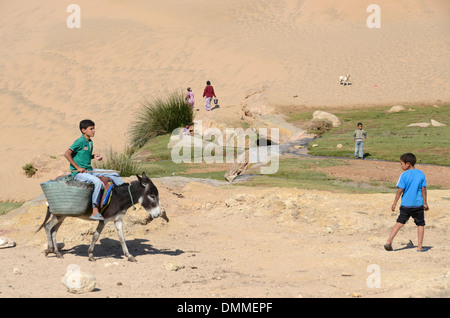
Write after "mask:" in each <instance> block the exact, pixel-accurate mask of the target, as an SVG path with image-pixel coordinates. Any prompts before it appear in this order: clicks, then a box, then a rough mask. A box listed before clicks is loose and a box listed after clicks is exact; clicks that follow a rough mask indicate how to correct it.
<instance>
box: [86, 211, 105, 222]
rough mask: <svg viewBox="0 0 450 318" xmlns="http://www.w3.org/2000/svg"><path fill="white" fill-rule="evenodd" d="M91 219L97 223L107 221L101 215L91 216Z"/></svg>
mask: <svg viewBox="0 0 450 318" xmlns="http://www.w3.org/2000/svg"><path fill="white" fill-rule="evenodd" d="M89 218H90V219H91V220H96V221H104V220H105V218H104V217H103V216H102V215H101V214H100V213H97V214H96V215H91V216H90V217H89Z"/></svg>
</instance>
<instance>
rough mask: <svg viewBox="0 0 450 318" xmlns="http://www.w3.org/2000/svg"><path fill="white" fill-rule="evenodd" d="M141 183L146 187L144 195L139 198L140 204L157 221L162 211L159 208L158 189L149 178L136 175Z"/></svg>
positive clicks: (143, 174) (143, 175)
mask: <svg viewBox="0 0 450 318" xmlns="http://www.w3.org/2000/svg"><path fill="white" fill-rule="evenodd" d="M136 177H137V178H138V180H139V183H140V184H141V185H142V186H143V187H144V191H143V192H142V195H141V196H140V197H139V204H140V205H141V206H142V207H143V208H144V209H145V211H147V213H148V214H150V215H151V216H152V218H154V219H156V218H157V217H158V216H160V215H161V209H160V207H159V195H158V189H157V188H156V187H155V185H154V184H153V182H152V181H151V180H150V178H149V177H147V175H146V174H145V172H143V173H142V177H140V176H138V175H136Z"/></svg>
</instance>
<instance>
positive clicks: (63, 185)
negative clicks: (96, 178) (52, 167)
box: [41, 175, 94, 216]
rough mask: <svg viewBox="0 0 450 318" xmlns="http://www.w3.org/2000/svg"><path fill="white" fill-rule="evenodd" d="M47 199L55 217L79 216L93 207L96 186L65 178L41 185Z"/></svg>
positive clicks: (69, 177) (68, 177)
mask: <svg viewBox="0 0 450 318" xmlns="http://www.w3.org/2000/svg"><path fill="white" fill-rule="evenodd" d="M41 188H42V190H43V191H44V195H45V198H46V199H47V203H48V206H49V209H50V212H51V213H52V214H54V215H66V216H78V215H82V214H84V213H85V212H86V210H87V209H88V208H90V207H91V200H92V192H93V191H94V186H93V184H91V183H87V182H80V181H76V180H73V179H72V177H71V176H70V175H69V176H64V177H61V178H58V179H56V180H50V181H47V182H43V183H41Z"/></svg>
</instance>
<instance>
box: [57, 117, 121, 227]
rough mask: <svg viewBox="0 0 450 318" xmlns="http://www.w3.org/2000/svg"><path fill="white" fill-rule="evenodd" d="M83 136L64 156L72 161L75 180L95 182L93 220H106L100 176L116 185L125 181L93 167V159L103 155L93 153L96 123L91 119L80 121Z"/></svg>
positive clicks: (113, 174) (71, 165) (71, 169)
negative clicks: (102, 211) (101, 201)
mask: <svg viewBox="0 0 450 318" xmlns="http://www.w3.org/2000/svg"><path fill="white" fill-rule="evenodd" d="M80 131H81V133H82V135H81V137H80V138H78V139H77V140H75V142H74V143H73V145H72V146H70V148H69V149H67V151H66V153H65V154H64V156H65V157H66V158H67V160H68V161H69V162H70V171H71V174H72V177H73V179H74V180H78V181H82V182H88V183H93V184H94V192H93V193H92V215H91V216H90V218H91V219H93V220H98V221H104V220H105V219H104V218H103V216H102V215H101V214H100V212H99V205H100V200H101V190H102V189H103V182H102V181H101V180H100V179H99V177H100V176H102V177H106V178H110V179H111V180H112V182H114V184H115V185H116V186H119V185H121V184H123V183H124V181H123V180H122V179H121V178H120V176H119V175H118V174H117V173H115V172H113V173H111V172H105V170H102V169H92V166H91V160H92V159H96V160H98V161H100V160H102V159H103V158H102V156H100V155H98V154H93V152H92V150H93V142H92V138H93V137H94V136H95V123H94V122H93V121H92V120H90V119H85V120H82V121H81V122H80Z"/></svg>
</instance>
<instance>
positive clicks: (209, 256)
mask: <svg viewBox="0 0 450 318" xmlns="http://www.w3.org/2000/svg"><path fill="white" fill-rule="evenodd" d="M379 164H380V163H379V162H373V161H372V162H371V161H364V162H363V161H358V162H357V161H352V162H351V164H349V165H348V166H342V167H339V169H340V170H333V173H335V174H339V175H345V176H351V175H352V173H351V171H353V170H354V169H355V166H354V165H357V166H358V169H361V168H365V169H367V170H370V171H379V170H383V169H375V168H374V166H375V165H379ZM346 167H347V169H348V170H345V169H346ZM427 169H429V170H428V171H427V176H428V177H429V180H432V178H433V177H432V175H433V172H435V173H436V175H437V176H439V174H440V175H441V177H442V176H443V175H444V174H445V175H447V176H448V169H449V168H448V167H444V168H442V167H434V166H427ZM440 169H441V170H440ZM383 173H384V172H382V173H381V172H380V174H378V175H377V176H371V178H381V177H383V176H384V174H383ZM353 177H354V178H355V180H357V179H358V177H356V176H353ZM439 179H441V180H443V179H445V178H437V180H439ZM447 179H448V178H447ZM154 182H155V184H156V185H157V186H158V189H159V191H160V201H161V204H162V205H163V206H164V208H165V210H166V211H167V214H168V216H169V218H170V222H168V223H167V222H166V221H164V220H163V219H161V218H159V219H156V220H153V221H152V222H150V223H148V224H143V223H145V222H143V220H144V219H145V218H146V216H145V212H144V211H142V210H141V209H140V208H138V210H136V211H133V210H132V209H130V210H129V211H128V214H127V216H126V218H125V221H126V222H125V225H124V227H125V236H126V239H127V244H128V248H129V250H130V252H131V253H132V254H134V256H135V257H136V259H137V263H130V262H128V261H127V260H126V258H125V257H123V253H122V250H121V247H120V244H119V242H118V240H117V234H116V232H115V228H114V226H113V225H112V224H108V225H107V226H106V228H105V230H104V231H103V233H102V236H101V237H100V240H99V242H98V243H97V245H96V248H95V251H94V253H95V256H96V257H97V261H96V262H89V261H88V258H87V249H88V247H89V244H90V241H91V238H92V233H93V230H94V229H95V227H96V224H95V222H86V221H82V220H78V219H73V218H69V219H67V220H66V221H65V223H64V224H63V225H62V227H61V229H60V231H59V233H58V242H64V244H65V247H64V249H63V253H64V258H63V259H58V258H56V257H54V256H53V255H50V256H49V257H47V258H46V257H45V256H44V254H43V250H44V249H45V247H46V238H45V234H44V232H43V231H41V232H38V233H34V231H35V230H36V228H37V227H38V226H39V225H40V224H41V223H42V221H43V219H44V215H45V210H46V207H45V202H44V198H43V197H42V196H41V197H38V198H36V199H35V200H33V201H30V202H28V203H26V204H25V205H24V206H23V207H22V208H20V209H17V210H15V211H12V212H10V213H9V214H7V215H4V216H1V217H0V236H7V237H10V238H12V239H14V240H15V241H16V243H17V246H16V247H14V248H6V249H0V255H1V258H2V260H7V261H2V262H0V272H1V273H2V274H1V275H2V279H1V284H2V286H1V288H0V297H2V298H8V297H44V298H46V297H69V298H70V297H75V298H92V297H99V298H104V297H120V298H124V297H125V298H127V297H165V298H179V297H182V298H191V297H207V298H217V297H261V298H264V297H275V298H277V297H287V298H296V297H449V295H450V293H449V288H448V286H449V284H448V279H449V278H448V277H449V275H450V272H449V262H450V259H449V257H448V255H449V246H450V236H449V233H448V228H449V227H448V225H449V224H450V216H449V215H448V211H449V208H450V190H429V192H428V201H429V205H430V211H428V212H427V213H426V222H427V226H426V230H425V241H424V245H425V246H426V247H428V248H430V249H429V251H427V252H426V253H418V252H416V248H415V247H414V246H412V245H411V243H410V241H412V242H413V244H417V233H416V231H417V230H416V226H415V225H414V223H413V222H412V221H410V222H408V223H407V225H406V226H405V227H404V228H402V229H401V231H400V232H399V234H398V236H397V238H396V240H395V241H394V245H393V246H394V251H393V252H387V251H385V250H384V248H383V245H384V243H385V241H386V239H387V237H388V235H389V233H390V230H391V227H392V226H393V225H394V223H395V220H396V213H394V212H391V211H390V206H391V204H392V201H393V199H394V194H393V193H392V194H360V195H354V194H342V193H331V192H327V191H317V190H301V189H281V188H250V187H244V186H239V187H236V186H230V185H227V184H225V183H222V182H215V181H214V182H213V181H210V180H209V181H205V180H194V179H188V178H181V177H171V178H161V179H155V180H154ZM429 182H430V181H429ZM72 264H76V265H78V266H80V268H81V270H82V271H86V272H89V273H91V274H93V275H94V276H95V277H96V289H95V290H94V291H93V292H91V293H88V294H83V295H75V294H71V293H69V292H67V290H66V288H65V287H64V286H63V284H62V283H61V279H62V277H63V276H64V274H65V272H66V270H67V268H68V267H69V265H72ZM412 264H414V266H412ZM170 266H172V267H170ZM170 268H172V269H170ZM174 268H175V269H178V270H173V269H174ZM377 273H378V274H379V276H378V277H379V280H378V281H377V280H374V277H375V276H373V274H377ZM377 282H379V285H377Z"/></svg>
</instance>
